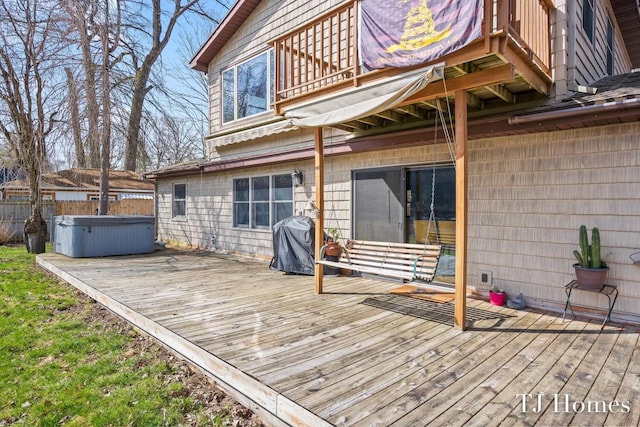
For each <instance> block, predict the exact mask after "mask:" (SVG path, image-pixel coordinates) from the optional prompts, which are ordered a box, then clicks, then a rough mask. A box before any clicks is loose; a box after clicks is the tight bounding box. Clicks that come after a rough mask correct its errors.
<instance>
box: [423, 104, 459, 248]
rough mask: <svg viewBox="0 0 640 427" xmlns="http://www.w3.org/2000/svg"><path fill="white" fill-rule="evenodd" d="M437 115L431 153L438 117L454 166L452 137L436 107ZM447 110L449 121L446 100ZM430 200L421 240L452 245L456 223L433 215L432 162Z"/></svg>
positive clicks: (433, 167)
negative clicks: (425, 225)
mask: <svg viewBox="0 0 640 427" xmlns="http://www.w3.org/2000/svg"><path fill="white" fill-rule="evenodd" d="M437 104H438V107H440V103H439V102H437ZM436 110H437V111H438V115H436V121H435V132H434V141H433V154H432V158H433V159H435V157H436V150H435V147H436V143H437V141H438V117H439V118H440V122H441V123H442V129H443V133H444V138H445V141H446V143H447V148H448V150H449V156H450V158H451V164H452V166H453V167H454V169H455V167H456V161H455V145H454V142H453V138H452V137H451V134H450V133H449V128H448V126H447V125H446V121H445V118H444V115H443V113H442V108H437V109H436ZM447 110H448V113H449V120H450V121H451V110H450V108H449V102H447ZM431 172H432V174H431V201H430V204H429V219H428V220H427V227H426V230H425V235H424V236H422V237H423V239H422V240H421V241H422V242H426V243H429V244H436V245H441V246H446V247H454V246H455V244H456V223H455V221H452V220H438V219H436V216H435V199H436V197H435V195H436V164H435V163H434V164H432V166H431ZM415 234H416V241H418V239H417V237H418V235H417V234H418V233H417V230H416V233H415Z"/></svg>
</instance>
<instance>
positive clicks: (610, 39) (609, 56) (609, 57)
mask: <svg viewBox="0 0 640 427" xmlns="http://www.w3.org/2000/svg"><path fill="white" fill-rule="evenodd" d="M607 74H608V75H610V76H612V75H613V24H611V18H610V17H609V18H608V19H607Z"/></svg>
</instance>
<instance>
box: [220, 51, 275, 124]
mask: <svg viewBox="0 0 640 427" xmlns="http://www.w3.org/2000/svg"><path fill="white" fill-rule="evenodd" d="M264 54H266V55H267V109H266V110H265V111H261V112H259V113H256V114H251V115H248V116H245V117H238V102H237V100H238V94H237V88H238V67H240V66H241V65H243V64H246V63H247V62H249V61H252V60H254V59H256V58H257V57H259V56H261V55H264ZM274 55H275V53H274V52H273V48H271V49H267V50H263V51H262V52H259V53H257V54H255V55H253V56H251V57H249V58H247V59H245V60H243V61H241V62H238V63H236V64H233V65H231V66H229V67H227V68H224V69H222V71H221V72H220V125H222V126H226V125H229V124H231V123H237V122H239V121H242V120H247V119H250V118H252V117H255V116H258V115H260V114H264V113H267V112H271V111H273V103H272V100H273V99H274V97H275V94H272V93H271V91H272V90H271V89H272V86H274V85H272V82H273V81H274V76H273V75H272V74H273V73H275V70H274V69H272V68H271V63H272V62H273V60H272V58H273V56H274ZM274 67H275V65H274ZM229 70H233V92H234V96H233V119H232V120H229V121H227V122H225V121H224V74H225V73H226V72H227V71H229ZM274 90H275V87H274Z"/></svg>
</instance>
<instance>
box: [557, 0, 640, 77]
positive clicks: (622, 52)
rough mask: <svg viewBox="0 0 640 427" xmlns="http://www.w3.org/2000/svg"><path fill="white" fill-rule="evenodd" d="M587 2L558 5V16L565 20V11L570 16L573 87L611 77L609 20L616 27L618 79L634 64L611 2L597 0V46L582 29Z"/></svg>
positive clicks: (572, 0) (571, 0)
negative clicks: (608, 71) (608, 43)
mask: <svg viewBox="0 0 640 427" xmlns="http://www.w3.org/2000/svg"><path fill="white" fill-rule="evenodd" d="M583 1H584V0H566V2H564V1H561V2H557V4H556V5H557V6H560V8H559V9H558V11H557V12H556V16H560V19H561V17H562V14H563V13H564V10H566V13H567V14H568V15H569V22H568V25H569V32H568V36H569V42H568V43H567V46H568V49H567V55H568V56H569V58H568V64H567V77H568V83H569V85H570V87H569V90H571V85H572V84H575V85H583V86H588V85H589V84H591V83H593V82H595V81H596V80H599V79H600V78H602V77H604V76H606V75H607V20H608V19H609V17H610V18H611V22H612V24H613V27H614V32H615V35H614V72H613V74H614V75H617V74H624V73H628V72H629V71H631V60H630V58H629V54H628V53H627V50H626V47H625V45H624V43H623V38H622V34H621V33H620V28H619V27H618V25H617V23H616V21H615V15H614V13H613V10H612V9H611V3H610V2H609V1H608V0H593V1H594V4H595V6H594V7H595V16H596V29H595V37H594V41H593V43H592V42H591V41H590V40H589V38H588V37H587V35H586V33H585V31H584V29H583V27H582V5H583Z"/></svg>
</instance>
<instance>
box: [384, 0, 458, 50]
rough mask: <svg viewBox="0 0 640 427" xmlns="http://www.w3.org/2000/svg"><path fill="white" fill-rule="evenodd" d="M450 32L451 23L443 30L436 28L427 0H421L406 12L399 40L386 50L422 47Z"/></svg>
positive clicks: (441, 38)
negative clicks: (418, 4)
mask: <svg viewBox="0 0 640 427" xmlns="http://www.w3.org/2000/svg"><path fill="white" fill-rule="evenodd" d="M407 1H409V0H403V2H404V3H406V2H407ZM450 34H451V24H448V25H447V27H446V28H445V29H444V30H441V31H438V30H436V26H435V22H434V21H433V15H432V13H431V9H429V7H427V0H422V2H421V4H420V6H417V7H413V8H411V10H410V11H409V13H408V14H407V20H406V21H405V23H404V31H403V33H402V37H401V38H400V42H399V43H396V44H394V45H391V46H389V47H388V48H387V49H386V52H389V53H393V52H395V51H397V50H417V49H422V48H424V47H427V46H429V45H430V44H432V43H435V42H438V41H440V40H443V39H445V38H447V37H449V35H450Z"/></svg>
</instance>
